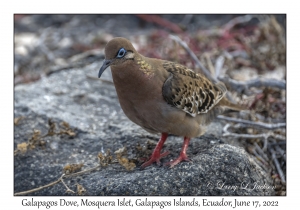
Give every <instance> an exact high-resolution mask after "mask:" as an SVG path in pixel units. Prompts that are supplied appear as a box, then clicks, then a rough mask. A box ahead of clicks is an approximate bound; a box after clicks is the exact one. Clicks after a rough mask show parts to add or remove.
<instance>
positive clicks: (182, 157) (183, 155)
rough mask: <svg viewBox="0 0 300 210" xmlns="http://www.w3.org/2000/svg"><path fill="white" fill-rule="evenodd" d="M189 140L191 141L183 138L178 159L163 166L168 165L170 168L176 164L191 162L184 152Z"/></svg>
mask: <svg viewBox="0 0 300 210" xmlns="http://www.w3.org/2000/svg"><path fill="white" fill-rule="evenodd" d="M190 140H191V139H190V138H188V137H184V142H183V145H182V149H181V152H180V155H179V157H178V158H177V159H176V160H173V161H171V162H168V163H166V164H165V165H170V167H171V168H172V167H174V166H175V165H177V164H178V163H180V162H181V161H191V160H190V159H189V158H188V157H187V155H186V150H187V148H188V145H189V142H190Z"/></svg>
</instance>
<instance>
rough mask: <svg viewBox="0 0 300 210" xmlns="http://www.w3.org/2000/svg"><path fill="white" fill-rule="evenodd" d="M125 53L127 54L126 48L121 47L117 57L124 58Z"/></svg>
mask: <svg viewBox="0 0 300 210" xmlns="http://www.w3.org/2000/svg"><path fill="white" fill-rule="evenodd" d="M125 54H126V50H125V49H124V48H121V49H119V52H118V55H117V58H123V57H124V55H125Z"/></svg>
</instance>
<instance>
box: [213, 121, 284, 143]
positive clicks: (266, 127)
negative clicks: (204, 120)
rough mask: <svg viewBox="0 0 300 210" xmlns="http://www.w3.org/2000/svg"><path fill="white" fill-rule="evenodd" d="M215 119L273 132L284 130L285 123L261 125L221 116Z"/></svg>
mask: <svg viewBox="0 0 300 210" xmlns="http://www.w3.org/2000/svg"><path fill="white" fill-rule="evenodd" d="M217 118H218V119H220V120H226V121H230V122H236V123H243V124H247V125H252V126H253V127H256V128H264V129H269V130H274V129H277V128H285V127H286V123H276V124H269V123H263V122H252V121H248V120H242V119H237V118H231V117H225V116H223V115H219V116H218V117H217ZM273 136H274V137H275V136H276V137H277V135H273ZM279 139H280V140H285V138H284V139H282V138H281V137H279Z"/></svg>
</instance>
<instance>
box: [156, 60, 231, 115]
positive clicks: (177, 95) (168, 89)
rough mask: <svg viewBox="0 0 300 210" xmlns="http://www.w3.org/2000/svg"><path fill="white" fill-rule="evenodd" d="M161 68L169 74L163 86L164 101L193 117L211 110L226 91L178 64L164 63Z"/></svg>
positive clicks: (221, 84) (224, 88)
mask: <svg viewBox="0 0 300 210" xmlns="http://www.w3.org/2000/svg"><path fill="white" fill-rule="evenodd" d="M163 67H164V68H165V69H166V70H167V71H168V72H170V76H169V77H168V79H167V80H166V81H165V83H164V85H163V91H162V93H163V97H164V99H165V100H166V101H167V103H168V104H170V105H172V106H175V107H177V108H179V109H182V110H183V111H185V112H186V113H189V114H190V115H192V116H193V117H195V116H196V115H197V114H201V113H207V112H208V111H209V110H211V109H212V108H213V107H214V106H215V105H216V104H217V103H218V102H219V101H220V100H221V99H222V98H223V97H224V95H225V93H226V91H227V90H226V87H225V85H224V84H223V83H217V84H214V83H212V82H211V81H210V80H208V79H207V78H206V77H205V76H203V75H201V74H196V73H195V72H193V71H192V70H191V69H188V68H187V67H185V66H182V65H180V64H176V63H173V62H167V61H166V62H164V64H163Z"/></svg>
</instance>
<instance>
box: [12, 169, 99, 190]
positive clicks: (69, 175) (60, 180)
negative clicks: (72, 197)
mask: <svg viewBox="0 0 300 210" xmlns="http://www.w3.org/2000/svg"><path fill="white" fill-rule="evenodd" d="M98 168H100V165H98V166H96V167H93V168H90V169H87V170H84V171H79V172H77V173H73V174H68V175H65V174H63V175H62V176H61V177H60V178H59V179H58V180H56V181H54V182H51V183H50V184H47V185H44V186H41V187H38V188H34V189H31V190H27V191H23V192H18V193H15V194H14V195H27V194H30V193H33V192H37V191H40V190H42V189H45V188H47V187H51V186H53V185H55V184H57V183H59V182H62V183H63V184H64V185H65V183H64V182H63V180H62V178H63V177H65V178H68V177H72V176H78V175H81V174H84V173H88V172H90V171H93V170H96V169H98ZM65 186H66V185H65ZM68 189H69V188H68V187H67V191H68ZM71 191H72V190H71ZM73 192H74V191H73Z"/></svg>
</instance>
